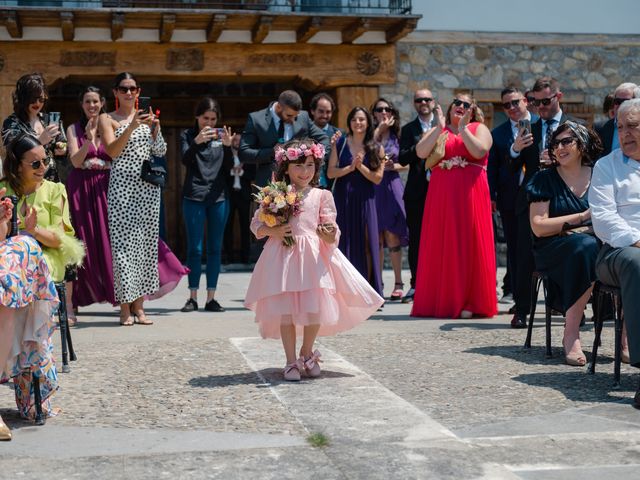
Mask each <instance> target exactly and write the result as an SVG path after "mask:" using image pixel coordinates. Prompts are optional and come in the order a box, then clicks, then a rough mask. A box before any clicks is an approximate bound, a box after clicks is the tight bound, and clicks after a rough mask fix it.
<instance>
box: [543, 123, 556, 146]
mask: <svg viewBox="0 0 640 480" xmlns="http://www.w3.org/2000/svg"><path fill="white" fill-rule="evenodd" d="M545 123H546V125H547V133H545V135H544V145H543V146H542V147H543V148H547V147H548V146H549V143H550V142H551V135H552V134H553V130H552V127H553V124H554V123H556V120H555V118H551V119H549V120H545Z"/></svg>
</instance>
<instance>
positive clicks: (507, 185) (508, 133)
mask: <svg viewBox="0 0 640 480" xmlns="http://www.w3.org/2000/svg"><path fill="white" fill-rule="evenodd" d="M491 136H492V137H493V145H491V150H490V151H489V163H488V165H487V177H488V180H489V190H490V192H491V200H493V201H495V202H496V205H497V207H498V210H513V209H514V208H515V203H516V197H517V195H518V180H519V179H520V172H519V171H518V172H514V170H513V168H512V166H511V163H512V162H511V153H510V152H509V150H510V149H511V145H512V144H513V132H512V130H511V121H510V120H507V121H506V122H504V123H502V124H501V125H498V126H497V127H496V128H494V129H493V130H492V131H491Z"/></svg>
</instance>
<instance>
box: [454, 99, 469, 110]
mask: <svg viewBox="0 0 640 480" xmlns="http://www.w3.org/2000/svg"><path fill="white" fill-rule="evenodd" d="M453 104H454V105H455V106H456V107H459V106H460V105H462V106H463V107H464V108H465V110H466V109H469V108H471V104H470V103H469V102H465V101H463V100H458V99H457V98H456V99H455V100H454V101H453Z"/></svg>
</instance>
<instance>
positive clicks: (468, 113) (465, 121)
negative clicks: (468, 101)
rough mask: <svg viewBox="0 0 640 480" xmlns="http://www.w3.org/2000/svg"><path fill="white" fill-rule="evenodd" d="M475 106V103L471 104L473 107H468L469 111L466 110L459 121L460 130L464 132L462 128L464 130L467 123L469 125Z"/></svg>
mask: <svg viewBox="0 0 640 480" xmlns="http://www.w3.org/2000/svg"><path fill="white" fill-rule="evenodd" d="M474 108H475V105H471V107H470V108H467V111H466V112H464V115H463V116H462V118H461V119H460V121H459V122H458V132H462V130H464V129H465V127H466V126H467V125H469V122H470V121H471V115H472V114H473V109H474Z"/></svg>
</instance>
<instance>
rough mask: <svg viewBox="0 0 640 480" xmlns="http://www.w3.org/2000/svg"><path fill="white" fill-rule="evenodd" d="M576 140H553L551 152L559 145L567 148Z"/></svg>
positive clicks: (574, 138) (565, 138)
mask: <svg viewBox="0 0 640 480" xmlns="http://www.w3.org/2000/svg"><path fill="white" fill-rule="evenodd" d="M576 140H578V139H577V138H576V137H564V138H561V139H560V140H555V141H553V142H552V143H551V150H554V149H556V148H558V147H559V146H560V145H562V146H563V147H568V146H569V145H571V144H572V143H575V142H576Z"/></svg>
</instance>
